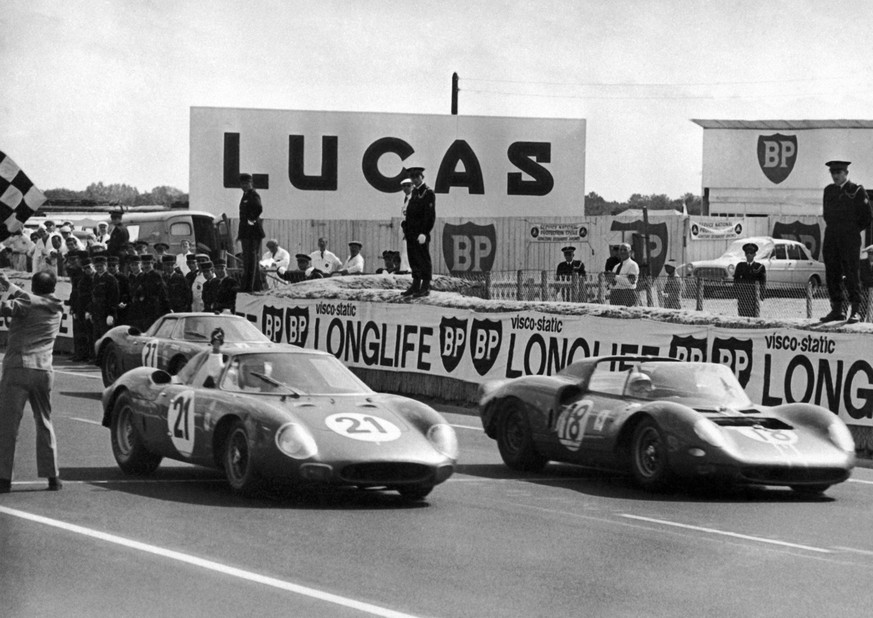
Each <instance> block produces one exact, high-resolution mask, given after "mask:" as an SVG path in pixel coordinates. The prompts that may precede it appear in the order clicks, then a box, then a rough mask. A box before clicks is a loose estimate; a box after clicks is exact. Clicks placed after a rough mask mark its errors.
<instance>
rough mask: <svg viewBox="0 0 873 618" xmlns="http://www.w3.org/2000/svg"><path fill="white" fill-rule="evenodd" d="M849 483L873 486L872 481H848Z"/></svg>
mask: <svg viewBox="0 0 873 618" xmlns="http://www.w3.org/2000/svg"><path fill="white" fill-rule="evenodd" d="M849 482H850V483H862V484H864V485H873V481H862V480H861V479H849Z"/></svg>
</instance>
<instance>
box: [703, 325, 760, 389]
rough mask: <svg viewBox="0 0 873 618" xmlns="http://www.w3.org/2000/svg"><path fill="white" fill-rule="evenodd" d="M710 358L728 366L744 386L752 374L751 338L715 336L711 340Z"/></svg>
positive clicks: (714, 361)
mask: <svg viewBox="0 0 873 618" xmlns="http://www.w3.org/2000/svg"><path fill="white" fill-rule="evenodd" d="M711 360H712V362H713V363H721V364H722V365H727V366H728V367H730V368H731V371H733V372H734V375H735V376H737V380H739V381H740V384H741V385H742V386H743V388H745V387H746V385H747V384H748V383H749V378H750V377H751V376H752V340H751V339H737V338H736V337H730V338H729V339H719V338H718V337H716V338H715V339H714V340H713V342H712V358H711Z"/></svg>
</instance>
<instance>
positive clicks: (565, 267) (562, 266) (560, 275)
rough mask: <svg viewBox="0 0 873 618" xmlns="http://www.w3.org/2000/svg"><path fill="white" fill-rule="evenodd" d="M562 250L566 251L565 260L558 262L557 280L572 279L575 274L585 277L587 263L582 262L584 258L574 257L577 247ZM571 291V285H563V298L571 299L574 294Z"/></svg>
mask: <svg viewBox="0 0 873 618" xmlns="http://www.w3.org/2000/svg"><path fill="white" fill-rule="evenodd" d="M561 251H562V252H563V253H564V261H563V262H561V263H559V264H558V268H557V269H556V270H555V279H556V280H557V281H572V280H573V275H579V276H580V277H581V278H583V279H584V278H585V264H583V263H582V260H574V259H573V257H574V256H575V254H576V247H564V248H563V249H561ZM570 292H571V291H570V288H569V287H567V286H564V287H562V288H561V300H571V298H572V294H571V293H570Z"/></svg>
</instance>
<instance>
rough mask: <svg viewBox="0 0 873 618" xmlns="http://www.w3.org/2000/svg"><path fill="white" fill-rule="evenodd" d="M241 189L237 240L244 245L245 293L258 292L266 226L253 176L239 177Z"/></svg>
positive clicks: (243, 284) (243, 281)
mask: <svg viewBox="0 0 873 618" xmlns="http://www.w3.org/2000/svg"><path fill="white" fill-rule="evenodd" d="M239 183H240V188H241V189H242V191H243V195H242V199H240V202H239V230H238V231H237V235H236V238H237V240H239V241H240V244H241V245H242V261H243V276H242V285H241V286H240V289H241V291H243V292H252V291H254V292H258V291H260V289H261V276H260V271H259V266H258V260H259V259H260V257H261V241H262V240H263V239H264V226H263V223H262V222H261V213H262V212H263V211H264V208H263V206H262V205H261V196H260V195H258V192H257V191H255V189H254V187H253V185H252V175H251V174H240V175H239Z"/></svg>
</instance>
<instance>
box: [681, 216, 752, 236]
mask: <svg viewBox="0 0 873 618" xmlns="http://www.w3.org/2000/svg"><path fill="white" fill-rule="evenodd" d="M688 223H689V226H688V233H689V235H690V236H691V240H708V239H711V238H726V239H728V240H730V239H734V238H742V237H743V236H745V229H746V224H745V222H744V221H743V220H742V219H726V218H724V217H721V218H717V217H712V218H706V219H701V218H699V217H692V218H691V219H690V220H689V222H688Z"/></svg>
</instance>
